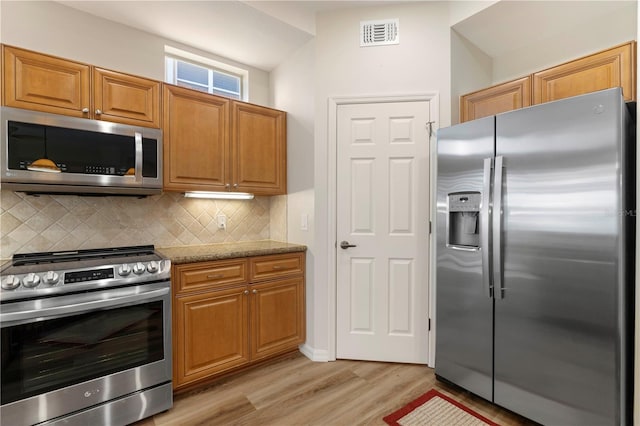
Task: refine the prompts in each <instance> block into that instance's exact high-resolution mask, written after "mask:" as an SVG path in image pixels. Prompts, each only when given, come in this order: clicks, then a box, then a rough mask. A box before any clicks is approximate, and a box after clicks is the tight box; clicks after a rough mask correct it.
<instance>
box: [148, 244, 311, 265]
mask: <svg viewBox="0 0 640 426" xmlns="http://www.w3.org/2000/svg"><path fill="white" fill-rule="evenodd" d="M306 250H307V246H305V245H301V244H291V243H283V242H281V241H273V240H261V241H244V242H238V243H220V244H202V245H195V246H179V247H156V251H157V252H159V253H160V254H161V255H163V256H165V257H167V258H169V259H170V260H171V263H172V264H174V265H179V264H183V263H193V262H207V261H210V260H220V259H232V258H238V257H251V256H264V255H269V254H282V253H294V252H301V251H306Z"/></svg>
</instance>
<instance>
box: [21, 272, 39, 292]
mask: <svg viewBox="0 0 640 426" xmlns="http://www.w3.org/2000/svg"><path fill="white" fill-rule="evenodd" d="M22 284H23V285H24V286H25V287H29V288H31V287H37V286H38V284H40V277H39V276H38V275H36V274H34V273H33V272H31V273H29V274H27V276H26V277H24V279H23V280H22Z"/></svg>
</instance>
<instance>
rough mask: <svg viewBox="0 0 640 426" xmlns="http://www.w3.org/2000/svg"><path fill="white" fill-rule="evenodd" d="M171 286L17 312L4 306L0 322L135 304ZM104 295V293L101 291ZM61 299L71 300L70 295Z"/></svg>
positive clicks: (159, 293) (160, 294)
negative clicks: (10, 310) (9, 310)
mask: <svg viewBox="0 0 640 426" xmlns="http://www.w3.org/2000/svg"><path fill="white" fill-rule="evenodd" d="M169 290H170V288H169V287H165V288H161V289H157V290H151V291H145V292H142V293H140V292H136V293H133V294H127V295H122V296H116V297H111V298H100V299H98V298H95V297H92V298H91V299H88V300H87V298H86V297H78V298H73V299H72V300H73V301H72V302H66V303H61V304H59V305H55V306H48V307H39V306H37V305H33V306H32V307H30V308H26V309H18V310H16V311H15V312H7V310H8V309H6V308H5V307H3V309H2V311H0V324H2V326H6V325H9V324H8V323H15V322H18V321H24V320H36V321H40V320H43V319H46V318H51V317H65V316H69V315H70V314H74V313H78V312H91V311H96V310H100V309H107V308H112V307H115V306H119V305H127V304H135V303H139V302H142V301H145V300H149V299H155V298H158V297H161V296H164V295H166V294H168V293H169ZM101 294H103V295H104V293H101ZM61 299H66V300H69V298H68V297H64V298H61Z"/></svg>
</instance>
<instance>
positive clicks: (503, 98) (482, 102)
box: [460, 77, 531, 122]
mask: <svg viewBox="0 0 640 426" xmlns="http://www.w3.org/2000/svg"><path fill="white" fill-rule="evenodd" d="M529 105H531V77H524V78H520V79H518V80H513V81H509V82H507V83H502V84H498V85H496V86H492V87H489V88H487V89H483V90H478V91H477V92H473V93H469V94H467V95H464V96H461V97H460V121H461V122H464V121H469V120H475V119H476V118H482V117H487V116H489V115H494V114H499V113H501V112H506V111H511V110H514V109H518V108H522V107H526V106H529Z"/></svg>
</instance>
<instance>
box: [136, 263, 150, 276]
mask: <svg viewBox="0 0 640 426" xmlns="http://www.w3.org/2000/svg"><path fill="white" fill-rule="evenodd" d="M146 269H147V268H145V266H144V264H142V262H138V263H136V264H135V265H133V273H134V274H136V275H140V274H141V273H143V272H144V271H145V270H146Z"/></svg>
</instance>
